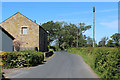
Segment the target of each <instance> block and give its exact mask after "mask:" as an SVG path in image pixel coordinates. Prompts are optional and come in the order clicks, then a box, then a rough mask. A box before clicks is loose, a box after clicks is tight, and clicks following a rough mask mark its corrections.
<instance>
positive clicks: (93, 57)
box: [67, 47, 120, 79]
mask: <svg viewBox="0 0 120 80" xmlns="http://www.w3.org/2000/svg"><path fill="white" fill-rule="evenodd" d="M67 52H70V53H74V54H79V55H81V56H82V57H83V58H84V60H85V62H86V63H87V64H89V65H90V66H91V68H93V70H94V71H95V72H96V73H97V74H98V75H100V77H101V78H107V79H118V78H120V49H119V48H110V47H101V48H71V49H68V50H67Z"/></svg>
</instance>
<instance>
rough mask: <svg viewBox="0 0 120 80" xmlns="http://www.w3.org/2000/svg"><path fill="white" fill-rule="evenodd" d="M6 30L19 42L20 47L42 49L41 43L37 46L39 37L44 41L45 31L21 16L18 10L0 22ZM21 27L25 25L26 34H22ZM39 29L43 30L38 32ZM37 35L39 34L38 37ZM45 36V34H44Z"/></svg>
mask: <svg viewBox="0 0 120 80" xmlns="http://www.w3.org/2000/svg"><path fill="white" fill-rule="evenodd" d="M0 25H1V26H2V27H3V28H4V29H5V30H6V31H8V32H9V33H10V34H11V35H12V36H13V37H14V38H15V40H18V41H20V42H21V47H38V49H39V48H40V49H42V50H43V48H44V47H43V46H42V45H43V44H42V45H40V46H39V42H40V41H39V39H41V43H44V42H46V41H44V40H46V39H43V38H44V33H45V34H46V32H45V31H44V30H43V29H41V28H39V25H38V24H36V23H34V22H33V21H31V20H30V19H28V18H27V17H25V16H23V15H22V14H20V13H19V12H18V13H16V14H15V15H13V16H12V17H10V18H8V19H7V20H5V21H4V22H2V23H1V24H0ZM22 27H27V34H22V32H21V31H22ZM39 29H41V30H43V31H42V32H41V33H39ZM39 35H41V36H40V37H41V38H39ZM45 36H46V35H45Z"/></svg>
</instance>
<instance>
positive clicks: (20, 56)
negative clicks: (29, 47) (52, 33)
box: [3, 51, 44, 68]
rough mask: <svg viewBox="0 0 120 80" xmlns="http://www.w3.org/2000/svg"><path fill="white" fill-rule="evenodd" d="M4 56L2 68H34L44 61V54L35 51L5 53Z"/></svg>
mask: <svg viewBox="0 0 120 80" xmlns="http://www.w3.org/2000/svg"><path fill="white" fill-rule="evenodd" d="M4 55H5V56H6V59H3V64H6V65H5V66H4V68H5V67H6V68H18V67H28V66H36V65H38V64H40V63H41V62H42V61H43V60H44V54H43V53H42V52H37V51H20V52H6V53H5V54H4Z"/></svg>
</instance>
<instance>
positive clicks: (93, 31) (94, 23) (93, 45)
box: [93, 6, 95, 47]
mask: <svg viewBox="0 0 120 80" xmlns="http://www.w3.org/2000/svg"><path fill="white" fill-rule="evenodd" d="M93 47H95V6H93Z"/></svg>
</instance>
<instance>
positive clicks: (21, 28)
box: [20, 26, 28, 35]
mask: <svg viewBox="0 0 120 80" xmlns="http://www.w3.org/2000/svg"><path fill="white" fill-rule="evenodd" d="M24 27H25V28H27V33H26V34H28V26H21V27H20V34H23V32H22V30H23V28H24ZM26 34H23V35H26Z"/></svg>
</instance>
